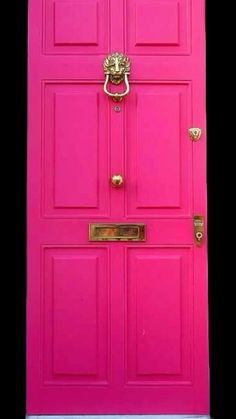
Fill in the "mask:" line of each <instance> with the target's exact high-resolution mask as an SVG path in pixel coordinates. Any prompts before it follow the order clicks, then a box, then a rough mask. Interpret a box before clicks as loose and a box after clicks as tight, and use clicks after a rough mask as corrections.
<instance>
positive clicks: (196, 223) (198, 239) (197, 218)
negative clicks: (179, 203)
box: [193, 215, 204, 246]
mask: <svg viewBox="0 0 236 419" xmlns="http://www.w3.org/2000/svg"><path fill="white" fill-rule="evenodd" d="M193 228H194V241H195V244H196V245H197V246H201V244H202V242H203V238H204V217H203V216H202V215H194V217H193Z"/></svg>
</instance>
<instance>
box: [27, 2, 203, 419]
mask: <svg viewBox="0 0 236 419" xmlns="http://www.w3.org/2000/svg"><path fill="white" fill-rule="evenodd" d="M114 51H120V52H124V53H126V54H127V55H128V56H129V58H130V60H131V74H130V76H129V80H130V87H131V89H130V93H129V94H128V96H127V97H126V98H125V99H124V100H123V101H122V102H121V103H119V106H120V111H119V112H117V111H115V109H114V106H115V103H114V102H112V101H111V100H110V99H109V98H108V97H106V96H105V95H104V93H103V82H104V75H103V72H102V63H103V60H104V58H105V56H106V55H108V54H109V53H110V52H114ZM28 85H29V97H28V104H29V117H28V286H27V413H28V414H29V415H37V414H38V415H40V414H41V415H42V414H44V415H49V414H54V415H55V414H61V415H73V414H74V415H75V414H207V413H208V354H207V279H206V238H205V239H204V241H203V246H202V247H199V248H197V247H196V246H195V244H194V240H193V222H192V218H193V215H194V214H201V215H204V216H205V217H206V180H205V113H204V2H203V0H192V1H191V0H179V1H177V0H126V1H117V0H87V1H84V0H73V1H72V0H63V1H62V0H56V1H52V0H40V1H33V0H30V1H29V76H28ZM121 88H122V86H121ZM195 126H196V127H201V128H202V132H203V134H202V137H201V140H200V141H198V142H196V143H193V142H192V141H191V140H190V139H189V136H188V129H189V128H190V127H195ZM114 173H117V174H121V175H122V176H123V178H124V184H123V185H122V187H120V188H117V189H116V188H113V187H112V186H111V183H110V178H111V175H112V174H114ZM98 222H101V223H107V222H110V223H114V222H120V223H125V222H129V223H135V222H136V223H145V224H146V231H147V239H146V241H145V242H140V243H139V242H133V243H132V242H129V243H127V242H124V243H122V242H97V243H96V242H89V240H88V225H89V223H98Z"/></svg>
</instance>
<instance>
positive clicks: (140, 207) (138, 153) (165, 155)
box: [127, 82, 192, 217]
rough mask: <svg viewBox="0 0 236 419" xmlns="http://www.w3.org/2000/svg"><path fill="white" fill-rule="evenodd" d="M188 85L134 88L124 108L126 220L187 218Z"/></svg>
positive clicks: (189, 164) (189, 163)
mask: <svg viewBox="0 0 236 419" xmlns="http://www.w3.org/2000/svg"><path fill="white" fill-rule="evenodd" d="M189 89H190V87H189V84H182V83H180V84H174V83H163V82H159V83H156V84H153V83H148V84H135V85H133V86H132V93H131V96H132V97H130V102H129V104H128V106H127V107H128V109H127V173H128V176H129V179H130V182H129V185H128V186H127V188H128V193H127V215H128V216H129V217H132V216H138V217H142V216H144V217H150V216H162V217H166V216H177V215H178V216H179V215H189V212H190V210H191V193H192V191H191V182H192V176H191V175H192V157H191V156H192V144H191V143H190V141H189V139H188V133H187V127H188V121H189V113H188V109H189V106H190V104H191V101H190V92H189Z"/></svg>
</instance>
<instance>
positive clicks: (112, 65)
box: [103, 52, 130, 102]
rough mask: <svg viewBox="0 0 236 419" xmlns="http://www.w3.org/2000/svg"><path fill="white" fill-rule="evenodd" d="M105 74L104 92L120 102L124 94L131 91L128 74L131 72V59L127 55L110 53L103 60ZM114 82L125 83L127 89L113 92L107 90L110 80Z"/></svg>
mask: <svg viewBox="0 0 236 419" xmlns="http://www.w3.org/2000/svg"><path fill="white" fill-rule="evenodd" d="M103 69H104V74H105V76H106V78H105V83H104V88H103V90H104V92H105V93H106V94H107V95H108V96H110V97H111V98H112V99H113V100H114V101H115V102H120V101H121V100H122V98H123V97H124V96H126V95H127V94H128V93H129V82H128V74H130V61H129V59H128V57H126V55H124V54H121V53H119V52H114V53H113V54H111V55H108V56H107V57H106V58H105V60H104V62H103ZM109 81H110V82H111V83H113V84H116V85H118V84H120V83H121V82H124V83H125V87H126V90H125V91H124V92H116V93H111V92H108V90H107V84H108V82H109Z"/></svg>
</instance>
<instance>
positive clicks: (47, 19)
mask: <svg viewBox="0 0 236 419" xmlns="http://www.w3.org/2000/svg"><path fill="white" fill-rule="evenodd" d="M108 14H109V2H108V1H106V0H86V1H84V0H73V1H72V0H63V1H61V0H56V1H54V0H44V11H43V17H44V27H45V33H44V35H45V39H44V49H45V52H46V53H47V54H88V53H89V54H101V53H105V51H106V50H107V47H108V36H107V35H108V34H107V31H106V28H107V26H108Z"/></svg>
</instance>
